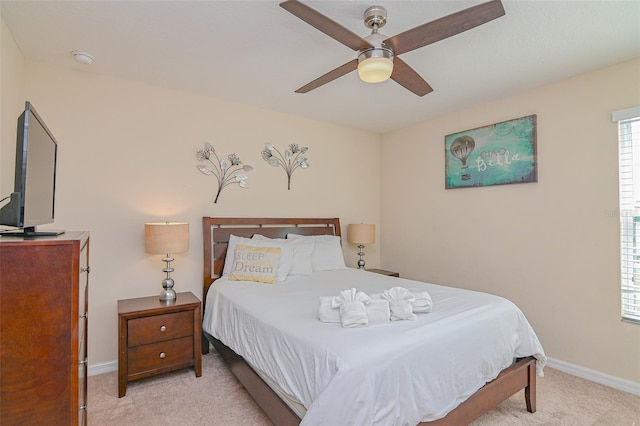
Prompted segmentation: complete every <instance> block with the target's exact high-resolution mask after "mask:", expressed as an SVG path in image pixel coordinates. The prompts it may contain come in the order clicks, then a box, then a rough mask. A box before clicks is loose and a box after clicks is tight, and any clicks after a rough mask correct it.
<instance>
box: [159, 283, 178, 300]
mask: <svg viewBox="0 0 640 426" xmlns="http://www.w3.org/2000/svg"><path fill="white" fill-rule="evenodd" d="M173 284H174V283H173V278H170V277H167V278H165V279H164V280H162V291H161V292H160V300H162V301H164V302H173V301H175V300H176V292H175V290H174V289H173Z"/></svg>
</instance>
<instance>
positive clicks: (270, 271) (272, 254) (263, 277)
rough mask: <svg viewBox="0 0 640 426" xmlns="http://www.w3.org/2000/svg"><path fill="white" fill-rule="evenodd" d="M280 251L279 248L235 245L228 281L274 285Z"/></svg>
mask: <svg viewBox="0 0 640 426" xmlns="http://www.w3.org/2000/svg"><path fill="white" fill-rule="evenodd" d="M281 251H282V249H280V247H255V246H247V245H244V244H236V246H235V249H234V251H233V265H232V266H231V273H230V274H229V279H230V280H231V281H256V282H259V283H267V284H273V283H275V282H276V271H277V270H278V262H279V261H280V253H281Z"/></svg>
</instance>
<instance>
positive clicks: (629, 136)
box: [613, 108, 640, 323]
mask: <svg viewBox="0 0 640 426" xmlns="http://www.w3.org/2000/svg"><path fill="white" fill-rule="evenodd" d="M617 114H618V115H617V116H616V113H614V114H613V118H614V120H615V119H616V118H618V119H619V120H618V140H619V151H618V153H619V179H620V255H621V256H620V258H621V278H622V279H621V285H620V292H621V301H622V303H621V311H622V319H623V320H625V321H632V322H637V323H640V108H633V109H631V110H625V111H621V112H619V113H617Z"/></svg>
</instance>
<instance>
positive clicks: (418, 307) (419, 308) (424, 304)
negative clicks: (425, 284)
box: [409, 288, 433, 314]
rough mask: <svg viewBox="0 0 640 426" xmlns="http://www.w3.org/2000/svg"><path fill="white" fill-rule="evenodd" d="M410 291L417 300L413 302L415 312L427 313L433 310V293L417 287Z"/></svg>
mask: <svg viewBox="0 0 640 426" xmlns="http://www.w3.org/2000/svg"><path fill="white" fill-rule="evenodd" d="M409 291H410V292H411V294H412V295H413V297H414V298H415V300H414V301H413V302H411V306H412V307H413V313H414V314H415V313H418V314H426V313H429V312H431V308H432V306H433V303H432V302H431V295H430V294H429V293H428V292H426V291H424V290H419V289H417V288H412V289H409Z"/></svg>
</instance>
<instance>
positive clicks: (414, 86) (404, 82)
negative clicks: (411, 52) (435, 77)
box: [391, 56, 433, 96]
mask: <svg viewBox="0 0 640 426" xmlns="http://www.w3.org/2000/svg"><path fill="white" fill-rule="evenodd" d="M391 78H392V79H393V80H394V81H395V82H396V83H398V84H399V85H401V86H403V87H404V88H406V89H407V90H410V91H412V92H413V93H415V94H416V95H418V96H424V95H426V94H427V93H430V92H433V89H432V88H431V86H429V83H427V82H426V81H424V79H423V78H422V77H420V75H419V74H418V73H417V72H415V70H414V69H413V68H411V67H410V66H409V65H407V63H406V62H405V61H403V60H402V59H400V58H398V57H397V56H396V57H395V58H393V72H392V73H391Z"/></svg>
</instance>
